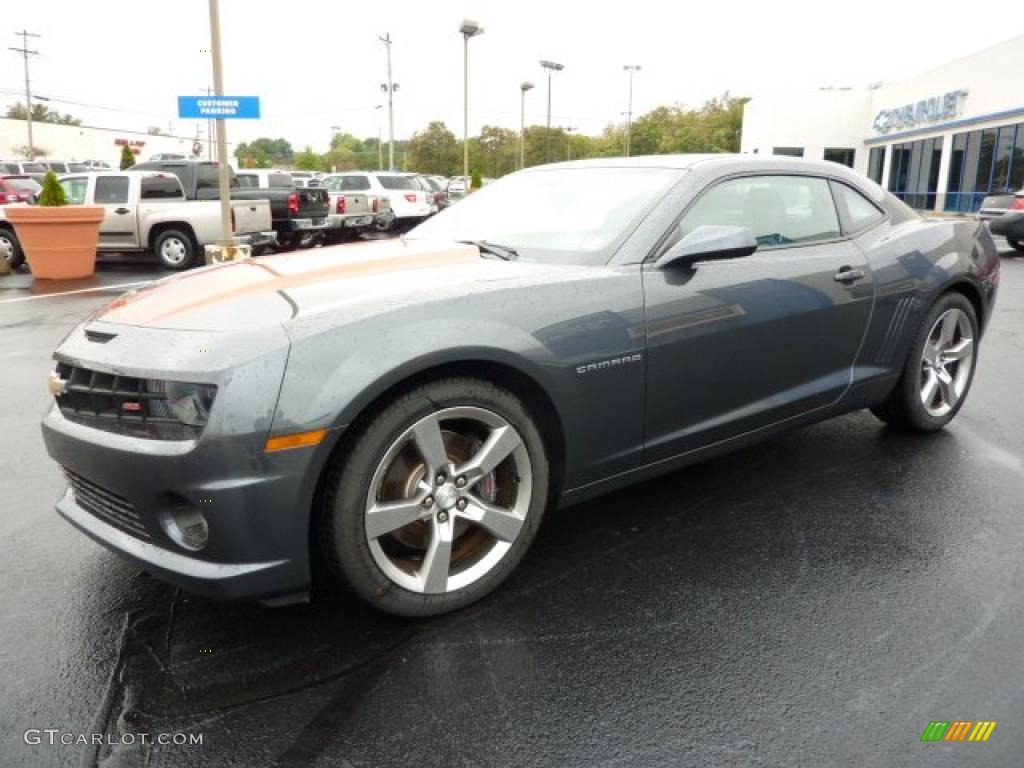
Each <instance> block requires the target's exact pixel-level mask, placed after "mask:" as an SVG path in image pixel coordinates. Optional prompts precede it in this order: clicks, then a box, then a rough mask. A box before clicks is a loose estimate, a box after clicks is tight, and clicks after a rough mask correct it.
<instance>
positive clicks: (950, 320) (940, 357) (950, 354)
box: [920, 307, 974, 417]
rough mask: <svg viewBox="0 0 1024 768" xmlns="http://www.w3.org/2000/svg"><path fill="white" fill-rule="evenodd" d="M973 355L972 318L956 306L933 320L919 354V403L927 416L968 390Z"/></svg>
mask: <svg viewBox="0 0 1024 768" xmlns="http://www.w3.org/2000/svg"><path fill="white" fill-rule="evenodd" d="M973 359H974V336H973V329H972V326H971V321H970V319H969V318H968V317H967V315H966V314H965V313H964V312H963V311H962V310H961V309H959V308H956V307H954V308H952V309H949V310H947V311H946V312H944V313H943V314H942V315H940V316H939V318H938V319H937V320H936V321H935V324H934V325H933V326H932V328H931V330H930V331H929V333H928V337H927V339H926V340H925V344H924V350H923V352H922V355H921V386H920V393H921V404H922V405H923V406H924V409H925V411H927V412H928V414H929V415H930V416H935V417H942V416H945V415H946V414H947V413H949V412H950V411H951V410H953V409H954V408H955V407H956V405H957V403H959V402H960V400H961V398H963V396H964V393H965V392H966V391H967V385H968V383H969V381H970V376H971V363H972V362H973Z"/></svg>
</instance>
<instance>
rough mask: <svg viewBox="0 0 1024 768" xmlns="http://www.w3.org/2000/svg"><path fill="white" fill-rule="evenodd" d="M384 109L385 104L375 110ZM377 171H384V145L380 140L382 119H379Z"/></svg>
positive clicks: (379, 105)
mask: <svg viewBox="0 0 1024 768" xmlns="http://www.w3.org/2000/svg"><path fill="white" fill-rule="evenodd" d="M378 109H384V105H383V104H378V105H377V106H376V107H374V110H378ZM377 169H378V170H381V171H383V170H384V144H383V142H381V140H380V117H378V118H377Z"/></svg>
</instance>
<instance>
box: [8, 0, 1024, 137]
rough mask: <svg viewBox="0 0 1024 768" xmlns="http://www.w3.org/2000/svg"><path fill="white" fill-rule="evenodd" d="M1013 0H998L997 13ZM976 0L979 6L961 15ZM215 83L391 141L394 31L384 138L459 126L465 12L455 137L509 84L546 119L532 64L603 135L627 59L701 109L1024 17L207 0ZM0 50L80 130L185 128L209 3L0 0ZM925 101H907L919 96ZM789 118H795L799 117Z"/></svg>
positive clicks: (498, 109)
mask: <svg viewBox="0 0 1024 768" xmlns="http://www.w3.org/2000/svg"><path fill="white" fill-rule="evenodd" d="M1012 5H1014V3H1009V4H1004V5H1003V6H1001V7H1003V8H1007V9H1008V8H1010V7H1011V6H1012ZM972 7H977V8H978V16H977V18H976V19H973V18H972V17H971V8H972ZM221 16H222V18H221V22H222V27H223V29H224V40H223V43H224V56H225V89H226V91H227V93H228V94H232V95H253V94H254V95H258V96H260V98H261V100H262V108H263V115H264V117H263V119H261V120H259V121H232V122H231V123H230V124H229V136H230V139H231V140H232V141H237V140H244V139H249V138H254V137H256V136H271V137H277V136H283V137H285V138H287V139H289V140H290V141H291V142H292V144H293V145H295V147H296V148H297V149H298V148H300V147H301V146H303V145H306V144H310V145H312V146H313V148H314V149H317V150H323V149H326V146H327V143H328V141H329V139H330V130H331V126H340V127H341V128H342V129H343V130H347V131H350V132H352V133H355V134H356V135H358V136H361V137H362V136H372V135H376V133H377V130H378V124H379V125H380V126H381V127H382V129H383V133H384V137H385V139H386V138H387V116H386V110H384V109H382V110H375V109H374V107H375V106H376V105H378V104H382V103H384V98H383V94H382V93H381V91H380V84H381V82H382V81H383V80H384V79H385V54H384V46H383V44H382V43H380V42H379V41H378V36H380V35H383V34H384V33H386V32H390V34H391V37H392V39H393V40H394V46H393V68H394V78H395V81H396V82H397V83H399V86H400V90H399V92H398V93H397V94H396V97H395V133H396V138H403V137H407V136H408V135H409V134H411V133H412V132H413V131H415V130H417V129H419V128H422V127H423V126H425V125H426V123H427V122H428V121H429V120H432V119H441V120H444V121H445V122H446V123H447V124H448V126H449V127H450V128H451V129H452V130H453V131H454V132H455V133H456V134H457V135H460V136H461V133H462V39H461V36H460V35H459V33H458V27H459V23H460V21H461V20H462V19H463V18H470V19H475V20H477V21H479V22H480V24H482V25H483V26H484V28H485V34H484V35H483V36H482V37H478V38H475V39H473V40H471V41H470V78H471V79H470V132H471V133H473V132H476V131H478V130H479V128H480V126H481V125H485V124H497V125H504V126H507V127H509V128H516V129H517V128H518V126H519V83H520V82H521V81H523V80H533V81H534V82H535V83H536V84H537V86H538V87H537V89H536V90H534V91H532V92H531V93H529V94H528V96H527V123H528V124H530V123H537V124H542V123H543V122H544V119H545V109H546V85H545V83H546V81H545V79H544V76H543V73H542V71H541V69H540V67H539V64H538V61H539V60H540V59H542V58H544V59H553V60H555V61H558V62H561V63H563V64H564V65H565V70H564V71H563V72H562V73H560V74H559V75H557V76H556V78H555V82H554V91H553V93H554V95H553V107H552V114H553V117H552V122H553V124H555V125H561V126H574V127H576V128H577V129H578V130H580V131H582V132H587V133H599V132H600V131H601V129H602V128H603V127H604V126H605V125H606V124H607V123H609V122H611V121H617V120H620V119H622V117H621V115H622V113H623V112H624V111H625V110H626V102H627V79H626V74H625V73H624V72H623V71H622V65H623V64H640V65H642V66H643V71H642V72H640V73H639V75H638V76H637V78H636V81H635V89H634V107H633V108H634V113H635V114H637V115H639V114H642V113H643V112H645V111H648V110H650V109H652V108H653V107H655V106H658V105H661V104H676V103H680V104H684V105H688V106H693V105H699V104H700V103H702V102H703V101H704V100H705V99H707V98H709V97H711V96H714V95H717V94H721V93H723V92H725V91H731V92H732V93H733V94H734V95H750V94H754V93H757V92H759V91H768V90H780V89H808V88H817V87H821V86H844V85H853V86H863V85H867V84H868V83H871V82H875V81H880V80H882V81H892V80H898V79H901V78H903V77H906V76H908V75H912V74H915V73H917V72H920V71H923V70H926V69H929V68H931V67H933V66H936V65H938V64H942V63H944V62H947V61H950V60H952V59H954V58H957V57H960V56H963V55H966V54H969V53H972V52H974V51H977V50H980V49H982V48H985V47H988V46H990V45H993V44H995V43H998V42H1000V41H1002V40H1006V39H1008V38H1010V37H1013V36H1015V35H1019V34H1021V33H1022V32H1024V16H1020V15H1019V14H1018V15H1017V18H1014V15H1013V14H1009V13H1002V14H998V19H997V16H996V15H993V13H991V12H990V11H984V10H983V9H982V6H978V5H975V6H971V5H970V4H965V3H963V2H962V0H956V2H947V1H946V0H935V1H934V2H927V3H923V2H894V0H859V2H850V3H832V2H821V0H813V1H807V2H804V1H803V0H776V1H775V2H766V1H765V0H758V1H757V2H739V1H738V0H733V1H732V2H701V3H697V4H691V3H682V2H672V0H631V2H628V3H621V2H607V3H602V2H590V3H582V2H568V1H565V0H563V1H561V2H559V1H558V0H546V1H545V2H539V1H538V0H516V2H501V3H499V2H495V0H490V1H489V2H485V1H484V0H416V1H415V2H410V1H409V0H289V1H288V2H280V1H279V0H275V1H271V0H221ZM3 22H4V23H3V28H4V31H3V34H4V40H6V44H5V45H20V38H18V37H15V35H14V32H15V31H17V30H20V29H23V28H27V29H28V30H29V31H33V32H38V33H41V34H42V35H43V37H42V38H39V39H37V40H33V41H31V43H30V45H31V46H34V47H36V48H38V49H39V50H40V52H41V53H42V55H41V56H39V57H35V58H33V59H32V63H31V66H32V74H33V77H32V79H33V83H34V85H33V91H34V92H36V93H39V94H41V95H44V96H52V97H54V98H60V99H65V100H68V101H76V102H81V103H84V104H90V105H96V106H98V107H104V108H105V109H96V108H89V107H84V106H78V105H74V104H67V103H58V102H53V103H52V106H53V107H55V108H57V109H59V110H60V111H62V112H71V113H73V114H75V115H77V116H79V117H81V118H83V119H84V121H85V122H86V124H89V125H100V126H105V127H119V128H125V129H140V130H141V129H145V127H146V126H149V125H160V126H161V127H162V128H163V129H165V130H166V129H167V128H168V126H169V125H170V126H171V127H172V128H173V132H174V133H177V134H184V135H189V136H191V135H194V134H195V132H196V126H197V122H196V121H187V120H179V119H178V118H177V114H176V110H177V103H176V100H175V97H176V96H177V95H179V94H196V93H198V92H199V88H201V87H205V86H206V85H208V84H209V82H210V80H211V75H210V57H209V54H208V53H204V52H203V49H207V48H209V17H208V10H207V2H206V0H173V1H172V0H133V1H132V2H125V1H124V0H122V1H121V2H113V1H111V0H45V2H27V1H26V0H21V1H19V2H13V1H12V2H8V3H5V9H4V13H3ZM0 61H2V62H3V64H2V66H0V103H10V102H13V101H15V100H18V99H19V98H20V94H21V93H22V89H23V85H24V84H23V81H22V68H21V60H20V57H19V56H18V55H17V54H15V53H13V52H10V51H4V52H3V58H2V59H0ZM927 95H929V94H922V97H923V96H927ZM794 119H798V118H797V117H796V116H794Z"/></svg>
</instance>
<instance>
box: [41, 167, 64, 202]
mask: <svg viewBox="0 0 1024 768" xmlns="http://www.w3.org/2000/svg"><path fill="white" fill-rule="evenodd" d="M39 204H40V205H47V206H58V205H67V204H68V197H67V195H65V194H64V187H62V186H61V185H60V182H59V181H57V174H56V173H54V172H53V171H47V172H46V176H44V177H43V189H42V191H41V192H40V193H39Z"/></svg>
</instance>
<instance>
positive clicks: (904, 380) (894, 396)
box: [871, 292, 978, 432]
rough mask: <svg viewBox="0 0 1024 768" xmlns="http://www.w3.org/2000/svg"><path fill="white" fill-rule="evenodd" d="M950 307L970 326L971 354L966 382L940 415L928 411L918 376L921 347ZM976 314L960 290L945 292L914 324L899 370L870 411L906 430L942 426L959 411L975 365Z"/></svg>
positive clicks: (922, 348)
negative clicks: (891, 384)
mask: <svg viewBox="0 0 1024 768" xmlns="http://www.w3.org/2000/svg"><path fill="white" fill-rule="evenodd" d="M951 309H959V310H960V311H961V312H963V313H964V314H965V315H966V316H967V319H968V321H969V323H970V326H971V334H972V335H971V338H972V339H973V355H972V356H971V361H970V371H969V373H968V376H967V380H966V386H965V387H964V390H963V392H962V394H961V395H960V397H959V399H958V400H957V402H956V404H955V405H953V406H952V408H951V409H950V410H949V411H948V412H947V413H945V414H944V415H941V416H935V415H933V414H931V413H929V412H928V411H927V410H926V409H925V406H924V403H923V402H922V392H921V384H922V382H921V376H922V374H923V367H922V366H923V356H924V347H925V344H926V343H927V341H928V336H929V334H930V333H931V332H932V330H933V328H934V326H935V323H936V322H937V321H938V319H939V318H940V317H941V316H942V315H943V314H945V313H946V312H948V311H949V310H951ZM977 350H978V317H977V313H976V312H975V311H974V305H973V304H971V302H970V301H968V300H967V298H966V297H965V296H963V295H962V294H960V293H955V292H954V293H946V294H943V295H942V296H940V297H939V299H938V300H937V301H936V302H935V304H933V305H932V307H931V309H929V310H928V312H927V314H925V316H924V318H923V319H922V320H921V324H920V326H918V329H917V333H915V334H914V339H913V341H912V342H911V344H910V349H909V351H908V352H907V358H906V361H905V362H904V364H903V372H902V374H901V375H900V379H899V381H898V382H897V383H896V386H895V387H893V390H892V392H890V393H889V396H888V398H886V400H885V401H884V402H882V403H880V404H878V405H876V406H874V407H872V408H871V412H872V413H873V414H874V415H875V416H877V417H878V418H879V419H881V420H882V421H884V422H885V423H886V424H888V425H890V426H891V427H894V428H896V429H901V430H905V431H909V432H935V431H937V430H940V429H942V428H943V427H945V426H946V425H947V424H949V422H951V421H952V420H953V418H954V417H955V416H956V415H957V413H959V411H960V408H961V407H963V404H964V402H965V401H966V400H967V395H968V394H969V393H970V389H971V383H972V382H973V381H974V372H975V370H976V368H977V365H978V354H977Z"/></svg>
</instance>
